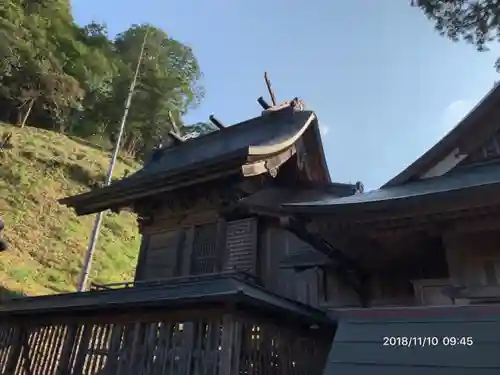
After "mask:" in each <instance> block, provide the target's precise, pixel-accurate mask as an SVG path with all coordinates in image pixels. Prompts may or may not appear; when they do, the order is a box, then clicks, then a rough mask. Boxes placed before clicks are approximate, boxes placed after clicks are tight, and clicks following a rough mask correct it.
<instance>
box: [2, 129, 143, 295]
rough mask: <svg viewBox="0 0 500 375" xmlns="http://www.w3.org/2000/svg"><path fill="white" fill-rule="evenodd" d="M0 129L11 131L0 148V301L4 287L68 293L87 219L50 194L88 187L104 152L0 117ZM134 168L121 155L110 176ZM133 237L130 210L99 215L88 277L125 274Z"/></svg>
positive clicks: (111, 278)
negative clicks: (0, 244) (1, 243)
mask: <svg viewBox="0 0 500 375" xmlns="http://www.w3.org/2000/svg"><path fill="white" fill-rule="evenodd" d="M3 132H12V134H13V135H12V144H13V148H12V149H3V150H0V165H1V166H2V167H1V168H0V197H2V199H0V214H1V216H2V217H3V219H4V221H5V229H4V230H3V231H2V237H4V236H5V239H6V240H7V242H8V243H9V245H10V246H9V249H8V250H7V251H5V252H3V253H2V261H1V262H0V301H1V300H2V298H3V294H5V293H3V292H5V291H14V292H19V293H23V294H28V295H40V294H48V293H59V292H67V291H75V289H76V282H77V279H78V276H79V273H80V271H81V269H82V262H83V259H84V254H85V251H86V248H87V245H88V241H89V234H90V231H91V228H92V224H93V220H94V217H93V216H92V215H90V216H84V217H77V216H76V214H75V213H74V211H73V210H71V209H69V208H67V207H64V206H62V205H60V204H59V203H58V202H57V199H58V198H62V197H64V196H68V195H72V194H77V193H80V192H83V191H87V190H88V189H89V186H90V185H91V184H92V183H94V182H95V181H100V180H102V179H103V174H104V173H105V171H106V167H107V165H108V163H109V153H108V152H106V151H103V150H101V149H99V148H96V147H94V146H89V145H87V143H86V142H85V141H82V140H80V139H77V138H75V137H71V138H70V137H68V136H65V135H62V134H59V133H57V132H53V131H46V130H43V129H37V128H32V127H25V128H23V129H20V128H19V127H15V126H10V125H2V124H1V123H0V133H3ZM139 167H140V165H139V164H138V163H137V162H135V161H133V160H130V159H124V158H120V159H119V161H118V163H117V165H116V169H115V173H114V177H115V178H119V177H121V176H123V174H124V173H125V170H127V169H129V170H131V171H134V170H137V169H138V168H139ZM139 243H140V236H139V233H138V232H137V223H136V220H135V216H134V215H133V214H131V213H125V212H123V213H120V214H119V215H118V214H111V213H106V216H105V219H104V221H103V226H102V230H101V235H100V237H99V242H98V245H97V248H96V257H95V259H94V262H93V265H92V270H91V281H94V282H98V283H112V282H121V281H130V280H132V279H133V276H134V268H135V265H136V262H137V254H138V251H139ZM7 294H8V293H7Z"/></svg>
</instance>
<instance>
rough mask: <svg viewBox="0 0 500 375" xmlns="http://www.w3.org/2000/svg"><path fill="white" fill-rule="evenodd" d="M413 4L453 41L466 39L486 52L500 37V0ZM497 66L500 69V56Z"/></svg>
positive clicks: (415, 1) (428, 0) (429, 0)
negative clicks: (489, 45) (490, 44)
mask: <svg viewBox="0 0 500 375" xmlns="http://www.w3.org/2000/svg"><path fill="white" fill-rule="evenodd" d="M411 5H413V6H416V7H418V8H420V10H422V11H423V12H424V14H425V15H426V16H427V17H428V18H429V19H430V20H432V21H433V22H434V23H435V27H436V30H437V31H438V32H439V33H440V34H441V35H443V36H446V37H448V38H450V39H451V40H453V41H460V40H464V41H466V42H468V43H471V44H473V45H475V46H476V47H477V49H478V50H479V51H486V50H488V46H487V45H488V44H489V43H491V42H495V41H498V40H500V0H474V1H464V0H445V1H443V0H412V1H411ZM495 66H496V68H497V70H499V69H500V59H499V60H497V62H496V64H495Z"/></svg>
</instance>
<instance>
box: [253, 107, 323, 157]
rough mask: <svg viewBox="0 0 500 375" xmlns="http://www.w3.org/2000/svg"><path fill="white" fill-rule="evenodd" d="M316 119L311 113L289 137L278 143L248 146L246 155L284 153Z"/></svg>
mask: <svg viewBox="0 0 500 375" xmlns="http://www.w3.org/2000/svg"><path fill="white" fill-rule="evenodd" d="M315 119H316V115H315V114H314V113H311V115H310V116H309V118H308V119H307V120H306V121H305V122H304V125H303V126H302V127H301V128H300V129H299V130H298V131H297V132H296V133H295V134H294V135H292V136H291V137H289V138H286V139H284V140H283V141H281V142H279V143H274V144H269V145H265V146H249V147H248V154H249V155H251V156H267V155H273V154H277V153H279V152H282V151H284V150H285V149H287V148H289V147H291V146H292V145H293V144H294V143H295V142H297V141H298V139H299V138H300V137H302V135H303V134H304V132H305V131H306V130H307V129H308V128H309V126H310V125H311V123H313V121H314V120H315Z"/></svg>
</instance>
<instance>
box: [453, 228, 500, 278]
mask: <svg viewBox="0 0 500 375" xmlns="http://www.w3.org/2000/svg"><path fill="white" fill-rule="evenodd" d="M444 243H445V246H446V258H447V260H448V267H449V271H450V279H451V282H452V283H453V284H455V285H467V286H476V285H492V284H494V285H496V284H500V231H484V232H471V233H455V234H448V235H446V236H444Z"/></svg>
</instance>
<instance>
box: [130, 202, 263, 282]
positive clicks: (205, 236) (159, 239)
mask: <svg viewBox="0 0 500 375" xmlns="http://www.w3.org/2000/svg"><path fill="white" fill-rule="evenodd" d="M256 233H257V219H254V218H247V219H242V220H234V221H227V222H226V221H225V220H224V219H222V218H221V217H220V216H219V215H218V214H217V212H216V211H204V212H198V213H187V214H183V215H177V216H176V215H171V216H168V217H166V216H158V217H156V218H155V220H154V221H153V223H152V224H151V225H149V226H147V227H145V228H144V229H143V233H142V235H143V239H142V244H141V251H140V255H139V262H138V265H137V270H136V281H143V280H157V279H166V278H171V277H180V276H187V275H201V274H209V273H217V272H220V271H227V270H232V269H237V270H241V271H245V272H249V273H255V272H256V261H257V258H256V254H257V250H256V247H257V235H256Z"/></svg>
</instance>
